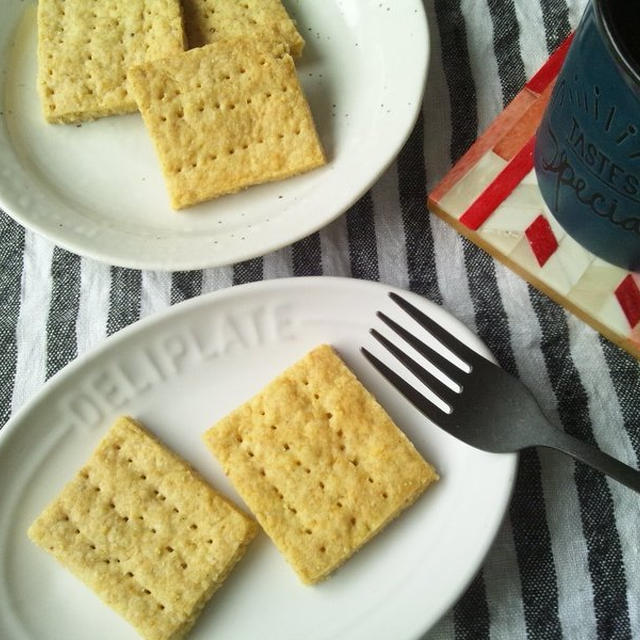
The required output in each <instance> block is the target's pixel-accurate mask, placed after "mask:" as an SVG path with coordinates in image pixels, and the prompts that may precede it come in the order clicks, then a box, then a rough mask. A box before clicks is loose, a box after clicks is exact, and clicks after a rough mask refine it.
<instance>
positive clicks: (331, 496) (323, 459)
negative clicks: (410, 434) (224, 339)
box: [205, 345, 438, 583]
mask: <svg viewBox="0 0 640 640" xmlns="http://www.w3.org/2000/svg"><path fill="white" fill-rule="evenodd" d="M205 442H206V444H207V446H208V447H209V448H210V450H211V451H212V453H213V454H214V455H215V456H216V457H217V458H218V460H219V461H220V462H221V464H222V466H223V469H224V471H225V473H226V474H227V475H228V476H229V478H230V480H231V482H232V483H233V485H234V487H235V488H236V490H237V491H238V492H239V494H240V495H241V496H242V498H243V499H244V500H245V502H246V503H247V505H248V506H249V508H250V509H251V510H252V512H253V513H254V515H255V516H256V518H257V519H258V522H259V523H260V524H261V525H262V527H263V528H264V530H265V531H266V532H267V534H268V535H269V536H270V537H271V538H272V540H273V541H274V543H275V544H276V546H277V547H278V548H279V549H280V551H281V552H282V553H283V554H284V556H285V557H286V559H287V560H288V561H289V563H290V564H291V565H292V567H293V568H294V569H295V571H296V572H297V573H298V575H299V576H300V578H301V579H302V580H303V581H304V582H306V583H314V582H317V581H319V580H321V579H323V578H324V577H326V576H327V575H328V574H329V573H331V572H332V571H333V570H334V569H336V568H337V567H338V566H339V565H341V564H342V563H343V562H344V561H345V560H346V559H347V558H349V556H351V555H352V554H353V553H354V552H355V551H356V550H357V549H358V548H360V547H361V546H362V545H363V544H364V543H365V542H367V541H368V540H369V539H370V538H371V537H372V536H374V535H375V534H376V533H377V532H378V531H380V529H381V528H382V527H384V526H385V525H386V524H387V523H388V522H389V521H390V520H392V519H393V518H394V517H396V516H397V515H398V514H399V513H400V511H402V510H403V509H404V508H405V507H407V506H408V505H409V504H411V503H412V502H413V501H414V500H415V499H416V498H417V496H418V495H419V494H420V493H422V491H424V490H425V489H426V487H427V486H429V484H430V483H432V482H433V481H434V480H436V479H437V477H438V476H437V474H436V473H435V471H434V469H433V468H432V467H431V466H430V465H429V464H428V463H426V462H425V461H424V460H423V458H422V457H421V456H420V454H419V453H418V452H417V451H416V449H415V448H414V446H413V445H412V444H411V442H409V440H408V439H407V438H406V436H405V435H404V434H403V433H402V432H401V431H400V429H398V428H397V427H396V426H395V424H394V423H393V422H392V420H391V418H390V417H389V416H388V415H387V413H386V412H385V410H384V409H383V408H382V407H381V406H380V405H379V404H378V402H377V401H376V400H375V399H374V397H373V396H372V395H371V394H370V393H369V392H368V391H367V390H366V389H365V388H364V387H363V386H362V384H361V383H360V382H359V381H358V380H357V379H356V377H355V376H354V375H353V373H351V371H350V370H349V369H348V368H347V367H346V365H345V364H344V363H343V362H342V360H341V359H340V358H339V357H338V356H337V355H336V353H335V352H334V351H333V349H332V348H331V347H329V346H327V345H323V346H320V347H318V348H316V349H314V350H313V351H311V352H310V353H309V354H307V355H306V356H305V357H304V358H302V359H301V360H299V361H298V362H296V363H295V364H294V365H293V366H291V367H290V368H288V369H287V370H286V371H284V372H283V373H282V374H281V375H280V376H278V377H277V378H276V379H275V380H273V381H272V382H271V383H269V384H268V385H267V386H266V387H265V388H264V389H263V390H262V391H261V392H260V393H258V394H257V395H256V396H254V397H253V398H251V399H250V400H249V401H248V402H246V403H245V404H243V405H242V406H240V407H238V408H237V409H236V410H234V411H233V412H231V413H230V414H229V415H228V416H226V417H225V418H223V419H222V420H220V421H219V422H218V423H217V424H216V425H214V426H213V427H212V428H211V429H210V430H208V431H207V432H206V434H205Z"/></svg>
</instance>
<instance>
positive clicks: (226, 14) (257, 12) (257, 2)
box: [182, 0, 304, 58]
mask: <svg viewBox="0 0 640 640" xmlns="http://www.w3.org/2000/svg"><path fill="white" fill-rule="evenodd" d="M182 7H183V10H184V20H185V30H186V33H187V41H188V43H189V47H201V46H203V45H205V44H211V43H212V42H215V41H216V40H219V39H227V38H236V37H238V36H249V37H260V38H264V39H266V40H273V41H275V42H284V43H285V44H286V45H287V46H288V47H289V50H290V52H291V55H292V56H293V57H294V58H297V57H298V56H300V55H301V54H302V49H303V47H304V40H303V39H302V36H301V35H300V34H299V33H298V31H297V29H296V26H295V24H294V23H293V21H292V20H291V18H290V17H289V15H288V14H287V11H286V9H285V8H284V6H283V5H282V3H281V2H280V0H182Z"/></svg>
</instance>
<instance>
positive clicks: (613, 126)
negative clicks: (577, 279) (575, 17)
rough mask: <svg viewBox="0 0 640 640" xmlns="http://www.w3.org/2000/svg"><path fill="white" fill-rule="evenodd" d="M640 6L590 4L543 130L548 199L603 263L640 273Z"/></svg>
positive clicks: (615, 1) (538, 166) (542, 180)
mask: <svg viewBox="0 0 640 640" xmlns="http://www.w3.org/2000/svg"><path fill="white" fill-rule="evenodd" d="M639 26H640V2H637V0H632V1H630V0H592V2H590V4H589V5H588V7H587V9H586V11H585V14H584V17H583V18H582V21H581V23H580V25H579V27H578V29H577V30H576V32H575V35H574V38H573V42H572V43H571V46H570V48H569V52H568V54H567V58H566V60H565V62H564V65H563V67H562V70H561V71H560V74H559V76H558V78H557V80H556V84H555V87H554V89H553V93H552V95H551V99H550V101H549V104H548V106H547V108H546V111H545V113H544V116H543V118H542V122H541V124H540V127H539V129H538V133H537V138H536V146H535V152H534V163H535V170H536V175H537V178H538V184H539V187H540V191H541V193H542V196H543V198H544V200H545V202H546V203H547V205H548V207H549V209H550V210H551V212H552V214H553V215H554V216H555V218H556V219H557V220H558V222H559V223H560V225H561V226H562V227H563V228H564V229H565V231H566V232H567V233H568V234H569V235H570V236H571V237H573V238H574V239H575V240H576V241H577V242H579V243H580V244H581V245H582V246H583V247H585V248H586V249H588V250H589V251H591V252H592V253H594V254H595V255H597V256H599V257H600V258H602V259H604V260H606V261H607V262H610V263H612V264H615V265H618V266H620V267H623V268H625V269H630V270H633V271H635V270H637V271H640V51H639V50H638V49H639V47H640V44H638V43H640V32H638V31H637V29H638V27H639Z"/></svg>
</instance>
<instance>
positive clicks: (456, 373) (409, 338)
mask: <svg viewBox="0 0 640 640" xmlns="http://www.w3.org/2000/svg"><path fill="white" fill-rule="evenodd" d="M376 315H377V316H378V318H380V320H382V321H383V322H384V323H385V324H386V325H387V326H388V327H390V328H391V329H393V330H394V331H395V332H396V333H397V334H398V335H399V336H400V337H401V338H403V339H404V340H405V342H407V343H408V344H410V345H411V346H412V347H413V348H414V349H415V350H416V351H417V352H418V353H419V354H420V355H423V356H424V357H425V358H426V359H427V360H428V361H429V362H430V363H431V364H432V365H433V366H434V367H437V368H438V369H440V371H442V373H444V375H445V376H447V378H449V379H450V380H451V381H452V382H455V383H456V384H457V385H458V386H459V387H461V386H462V376H464V375H467V372H466V371H463V370H462V369H460V368H459V367H458V366H456V365H455V364H453V362H451V360H448V359H447V358H445V357H444V356H442V355H440V354H439V353H438V352H437V351H436V350H435V349H432V348H431V347H430V346H428V345H426V344H425V343H424V342H422V340H419V339H418V338H416V336H414V335H413V334H412V333H409V332H408V331H407V330H406V329H405V328H404V327H402V326H400V325H399V324H398V323H397V322H396V321H395V320H392V319H391V318H390V317H389V316H387V315H386V314H384V313H382V311H378V313H377V314H376Z"/></svg>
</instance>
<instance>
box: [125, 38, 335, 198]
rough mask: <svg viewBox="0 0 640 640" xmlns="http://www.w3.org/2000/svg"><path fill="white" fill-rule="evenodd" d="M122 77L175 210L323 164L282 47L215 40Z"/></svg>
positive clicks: (289, 60)
mask: <svg viewBox="0 0 640 640" xmlns="http://www.w3.org/2000/svg"><path fill="white" fill-rule="evenodd" d="M129 80H130V82H129V84H130V88H131V90H132V92H133V95H134V96H135V99H136V101H137V103H138V108H139V109H140V112H141V113H142V117H143V119H144V122H145V125H146V127H147V129H148V131H149V134H150V136H151V138H152V140H153V142H154V145H155V149H156V153H157V155H158V158H159V161H160V165H161V168H162V172H163V174H164V179H165V183H166V185H167V189H168V191H169V196H170V200H171V206H172V207H173V208H174V209H181V208H183V207H188V206H190V205H193V204H196V203H198V202H202V201H204V200H209V199H212V198H216V197H218V196H221V195H223V194H227V193H233V192H235V191H239V190H241V189H243V188H245V187H248V186H250V185H254V184H259V183H262V182H267V181H272V180H280V179H284V178H288V177H290V176H294V175H296V174H299V173H303V172H305V171H310V170H311V169H315V168H316V167H319V166H321V165H323V164H325V156H324V151H323V149H322V146H321V144H320V141H319V139H318V135H317V133H316V129H315V125H314V122H313V117H312V115H311V111H310V109H309V105H308V104H307V101H306V99H305V97H304V95H303V93H302V89H301V87H300V84H299V82H298V78H297V76H296V71H295V66H294V63H293V59H292V58H291V56H290V55H289V53H288V52H287V47H286V45H284V44H276V43H272V42H266V41H261V40H259V39H254V38H237V39H233V40H221V41H219V42H215V43H213V44H209V45H206V46H204V47H200V48H197V49H191V50H189V51H185V52H183V53H180V54H177V55H175V56H172V57H169V58H165V59H164V60H156V61H152V62H148V63H145V64H143V65H140V66H137V67H134V68H132V69H130V70H129Z"/></svg>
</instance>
